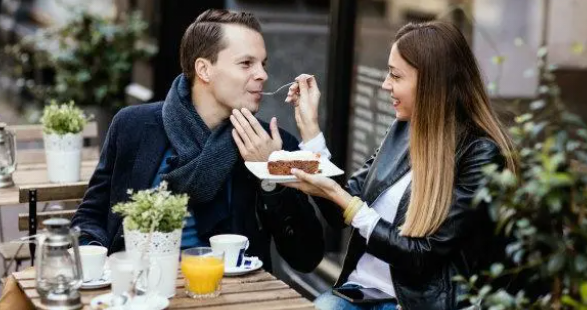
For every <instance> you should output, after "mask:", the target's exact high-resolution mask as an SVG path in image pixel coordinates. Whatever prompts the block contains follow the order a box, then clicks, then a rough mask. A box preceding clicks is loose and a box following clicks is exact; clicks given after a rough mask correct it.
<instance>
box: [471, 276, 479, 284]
mask: <svg viewBox="0 0 587 310" xmlns="http://www.w3.org/2000/svg"><path fill="white" fill-rule="evenodd" d="M478 279H479V276H478V275H476V274H474V275H472V276H471V277H470V278H469V285H471V286H475V283H477V280H478Z"/></svg>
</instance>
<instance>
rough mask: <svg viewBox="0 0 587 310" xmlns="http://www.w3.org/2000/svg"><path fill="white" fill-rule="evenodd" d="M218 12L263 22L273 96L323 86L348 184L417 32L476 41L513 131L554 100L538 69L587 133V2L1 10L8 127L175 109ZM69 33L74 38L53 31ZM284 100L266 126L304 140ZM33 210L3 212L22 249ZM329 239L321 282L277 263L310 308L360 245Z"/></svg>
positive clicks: (16, 4) (267, 101) (283, 1)
mask: <svg viewBox="0 0 587 310" xmlns="http://www.w3.org/2000/svg"><path fill="white" fill-rule="evenodd" d="M208 8H227V9H231V10H247V11H251V12H253V13H255V15H256V16H257V17H258V18H259V19H260V20H261V23H262V27H263V35H264V38H265V43H266V46H267V50H268V56H269V64H268V73H269V80H268V82H267V83H266V85H265V89H266V90H268V91H271V90H274V89H276V88H277V87H279V86H280V85H282V84H285V83H288V82H290V81H292V80H293V78H295V77H296V76H297V75H299V74H301V73H311V74H314V75H315V76H316V77H317V79H318V82H319V85H320V86H321V90H322V94H323V96H322V102H321V106H320V109H321V113H320V122H321V125H322V128H323V131H324V133H325V135H326V138H327V141H328V146H329V147H330V149H331V151H332V153H333V161H334V162H335V163H336V164H337V165H338V166H339V167H342V168H343V169H344V170H345V171H347V176H348V175H350V173H352V171H354V170H355V169H357V168H358V167H360V166H361V165H362V163H363V162H364V161H365V160H366V159H367V158H368V157H369V156H370V155H371V154H372V153H373V152H374V150H375V148H376V147H377V146H378V144H379V142H380V141H381V140H382V138H383V136H384V135H385V132H386V129H387V127H388V126H389V125H390V124H391V122H392V121H393V119H394V114H393V111H392V107H391V105H390V100H389V94H388V93H387V92H385V91H383V90H381V89H380V85H381V83H382V81H383V79H384V77H385V75H386V72H387V69H386V68H387V58H388V54H389V50H390V46H391V39H392V38H393V36H394V34H395V31H397V29H399V27H401V26H402V25H404V24H406V23H408V22H411V21H427V20H434V19H442V20H446V21H450V22H453V23H454V24H456V25H457V26H458V27H459V28H460V29H461V30H462V31H463V32H464V33H465V35H466V37H467V39H468V41H469V43H470V45H471V47H472V49H473V51H474V53H475V55H476V57H477V60H478V62H479V64H480V67H481V69H482V72H483V75H484V78H485V82H486V85H487V88H488V90H489V92H490V95H491V98H492V100H493V103H494V105H495V107H496V108H497V109H498V111H500V113H501V114H502V115H503V117H504V120H505V121H506V122H507V121H509V120H511V119H512V118H513V117H514V116H516V115H519V114H520V113H522V112H523V110H524V108H525V107H526V106H527V104H529V103H531V102H532V101H533V100H534V98H536V96H538V95H539V94H540V92H541V91H543V90H541V89H540V87H539V76H540V74H539V73H540V72H539V69H538V68H545V67H547V68H548V70H549V72H552V74H554V76H555V77H556V80H557V83H558V85H559V87H560V91H561V98H562V99H563V100H564V102H565V103H566V105H567V107H568V108H569V109H570V110H571V111H572V112H575V113H577V114H578V115H579V116H580V117H581V118H583V120H587V108H586V107H587V51H585V45H586V44H587V23H586V22H585V20H586V18H587V1H585V0H556V1H554V0H225V1H222V0H199V1H180V0H61V1H57V0H0V48H1V50H2V53H0V122H6V123H8V124H27V123H36V122H38V119H39V117H40V113H41V110H42V107H43V106H44V105H45V104H46V103H47V102H48V100H49V99H53V98H63V99H67V98H69V99H75V100H76V103H77V104H78V105H80V106H82V107H83V108H84V109H85V110H87V111H90V112H91V113H92V114H94V115H95V116H96V120H97V122H98V131H99V140H100V141H102V140H103V135H104V133H105V131H106V130H107V128H108V124H109V121H110V119H111V117H112V115H114V113H116V111H117V110H118V109H120V108H121V107H123V106H126V105H132V104H141V103H144V102H151V101H158V100H162V99H164V97H165V95H166V93H167V90H168V88H169V86H170V84H171V82H172V80H173V79H174V78H175V77H176V76H177V75H178V74H179V73H180V66H179V55H178V50H179V43H180V39H181V36H182V35H183V32H184V30H185V29H186V28H187V26H188V25H189V24H190V23H191V22H192V21H193V20H194V19H195V17H196V16H198V14H200V13H201V12H203V11H204V10H206V9H208ZM133 12H139V13H140V17H139V16H138V15H132V13H133ZM80 20H81V22H80ZM76 21H77V22H76ZM84 21H85V22H84ZM90 21H98V22H99V23H98V24H99V25H101V26H100V27H89V26H88V25H91V24H92V23H91V22H90ZM56 26H62V27H63V26H65V28H64V29H67V31H63V30H62V31H61V32H51V29H53V28H52V27H56ZM100 38H103V40H102V41H101V40H100ZM100 42H102V43H100ZM103 42H106V43H103ZM109 44H110V45H109ZM68 45H79V46H82V50H81V51H78V52H76V53H71V51H70V50H68V49H67V48H63V47H67V46H68ZM439 61H442V60H439ZM541 62H542V63H541ZM538 64H543V66H541V67H539V66H538ZM284 99H285V92H284V93H282V94H280V95H277V96H274V97H266V98H264V99H263V103H262V108H261V110H260V112H259V114H258V116H259V117H260V118H261V119H264V120H268V119H270V118H271V117H272V116H277V117H278V121H279V124H280V126H282V127H283V128H285V129H286V130H288V131H290V132H291V133H293V134H295V135H298V134H297V130H296V127H295V122H294V119H293V110H292V109H291V107H289V106H288V105H287V104H284V102H283V100H284ZM23 208H24V206H18V205H16V206H5V207H2V208H1V209H0V212H2V214H1V215H2V222H1V231H0V233H1V235H0V237H2V238H3V239H4V240H11V239H13V238H16V237H17V236H19V235H18V232H17V229H16V227H15V225H16V224H15V223H14V221H12V220H11V218H14V217H15V216H16V214H17V213H18V212H22V210H23ZM324 226H325V231H324V233H325V235H326V238H327V242H328V244H327V250H328V253H327V255H326V257H325V259H324V261H323V262H322V263H321V264H320V266H319V267H318V269H317V270H316V271H315V272H313V273H311V274H300V273H296V272H294V271H293V270H291V269H290V268H289V267H288V266H287V264H285V263H283V262H282V261H281V260H280V259H279V257H278V256H277V255H275V262H274V266H275V269H276V270H274V272H275V274H276V275H277V276H278V277H280V278H281V279H282V280H284V281H286V282H287V283H289V284H290V285H292V286H294V287H295V288H296V289H297V290H299V291H300V292H304V294H305V295H306V296H307V297H309V298H312V297H314V296H317V295H318V294H319V293H320V292H323V291H325V290H327V289H328V288H329V287H330V286H331V285H332V284H333V283H334V280H335V279H336V277H337V276H338V273H339V272H340V266H341V263H342V261H341V259H342V257H343V256H344V252H345V247H346V240H347V236H348V233H349V231H343V232H338V231H333V230H331V229H329V228H328V226H327V225H326V224H325V225H324ZM300 255H303V253H300ZM0 268H1V266H0Z"/></svg>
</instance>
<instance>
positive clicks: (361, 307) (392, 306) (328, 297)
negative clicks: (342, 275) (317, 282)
mask: <svg viewBox="0 0 587 310" xmlns="http://www.w3.org/2000/svg"><path fill="white" fill-rule="evenodd" d="M341 287H345V288H355V287H360V286H359V285H355V284H345V285H343V286H341ZM314 305H315V306H316V308H318V309H320V310H396V309H397V304H396V303H395V302H384V303H376V304H353V303H351V302H350V301H348V300H346V299H343V298H341V297H338V296H336V295H334V294H332V291H328V292H325V293H323V294H322V295H320V296H318V298H316V300H314Z"/></svg>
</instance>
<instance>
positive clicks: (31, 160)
mask: <svg viewBox="0 0 587 310" xmlns="http://www.w3.org/2000/svg"><path fill="white" fill-rule="evenodd" d="M8 129H9V130H12V131H13V132H15V133H16V145H17V147H16V148H17V151H18V154H17V158H16V160H17V163H18V164H36V163H43V162H45V151H44V149H43V126H42V125H39V124H35V125H12V126H8ZM82 137H84V140H86V143H84V145H87V146H84V148H83V149H82V160H84V159H98V157H99V156H100V149H99V146H98V144H99V142H98V125H97V123H96V122H89V123H88V124H87V125H86V127H85V128H84V131H82Z"/></svg>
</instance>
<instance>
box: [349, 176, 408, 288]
mask: <svg viewBox="0 0 587 310" xmlns="http://www.w3.org/2000/svg"><path fill="white" fill-rule="evenodd" d="M411 180H412V172H411V171H410V172H408V173H406V174H405V175H404V176H403V177H401V178H400V179H399V180H398V181H397V182H395V184H393V185H392V186H391V187H389V188H388V189H386V190H385V191H384V192H383V193H381V195H379V197H378V198H377V199H376V200H375V202H373V205H372V207H371V208H368V207H367V204H365V206H364V208H362V209H361V210H360V211H359V212H358V213H357V215H355V217H354V218H353V221H352V222H351V225H352V226H353V227H355V228H357V229H358V230H359V234H361V236H363V237H364V238H365V239H366V240H367V242H369V237H371V233H372V232H373V229H374V228H375V226H376V225H377V222H379V220H380V219H382V218H383V219H384V220H385V221H388V222H390V223H392V222H393V220H394V219H395V216H396V213H397V208H398V206H399V202H400V200H401V198H402V196H403V195H404V192H405V191H406V188H407V187H408V185H409V184H410V182H411ZM391 277H392V274H391V273H390V271H389V264H388V263H386V262H384V261H382V260H380V259H379V258H377V257H375V256H373V255H371V254H369V253H367V252H365V253H364V254H363V256H361V258H360V259H359V262H358V263H357V267H356V268H355V270H354V271H353V272H351V274H350V275H349V278H348V282H350V283H355V284H360V285H362V286H363V287H376V288H378V289H380V290H382V291H384V292H386V293H387V294H389V295H391V296H396V295H395V289H394V287H393V282H392V281H391Z"/></svg>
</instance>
